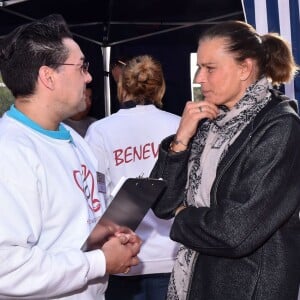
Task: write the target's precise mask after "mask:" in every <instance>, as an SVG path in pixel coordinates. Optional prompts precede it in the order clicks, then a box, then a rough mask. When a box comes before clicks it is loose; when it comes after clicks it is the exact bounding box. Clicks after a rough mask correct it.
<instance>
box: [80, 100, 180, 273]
mask: <svg viewBox="0 0 300 300" xmlns="http://www.w3.org/2000/svg"><path fill="white" fill-rule="evenodd" d="M179 122H180V117H179V116H177V115H174V114H171V113H168V112H165V111H162V110H160V109H158V108H156V107H155V106H154V105H152V104H151V105H137V106H136V107H133V108H129V109H120V110H119V111H118V112H117V113H115V114H112V115H111V116H109V117H106V118H104V119H101V120H98V121H96V122H94V123H93V124H92V125H90V127H89V129H88V131H87V133H86V137H85V139H86V141H87V142H88V143H89V145H90V146H91V148H92V149H93V151H94V153H95V154H96V157H97V158H98V159H99V168H100V170H101V172H103V173H104V174H105V175H106V176H105V177H106V180H107V182H106V185H107V190H108V194H109V193H110V192H111V191H112V190H113V188H114V187H115V185H116V184H117V183H118V181H119V180H120V179H121V177H122V176H124V177H138V176H143V177H148V176H149V174H150V172H151V170H152V168H153V166H154V164H155V161H156V159H157V156H158V148H159V144H160V142H161V141H162V139H163V138H165V137H166V136H169V135H171V134H175V133H176V131H177V128H178V125H179ZM171 224H172V220H162V219H159V218H157V217H156V216H155V215H154V213H153V212H152V210H150V211H149V212H148V213H147V215H146V216H145V218H144V220H143V221H142V223H141V224H140V225H139V227H138V228H137V230H136V233H137V234H138V235H139V236H140V237H141V239H142V240H143V244H142V247H141V251H140V253H139V258H140V260H141V263H140V264H139V265H137V266H135V267H132V268H131V271H130V272H129V273H128V274H127V275H138V274H154V273H169V272H171V270H172V268H173V264H174V259H175V256H176V253H177V249H178V245H177V244H176V243H175V242H173V241H171V239H170V238H169V232H170V227H171Z"/></svg>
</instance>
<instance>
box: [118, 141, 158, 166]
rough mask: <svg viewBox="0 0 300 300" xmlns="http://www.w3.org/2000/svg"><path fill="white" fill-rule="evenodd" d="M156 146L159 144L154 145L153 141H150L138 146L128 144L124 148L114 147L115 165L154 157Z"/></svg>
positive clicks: (156, 151) (156, 150)
mask: <svg viewBox="0 0 300 300" xmlns="http://www.w3.org/2000/svg"><path fill="white" fill-rule="evenodd" d="M158 148H159V145H158V146H155V144H154V142H152V143H146V144H144V145H139V146H128V147H126V148H124V149H116V150H114V151H113V154H114V159H115V163H116V166H119V165H121V164H128V163H133V162H135V161H137V160H146V159H149V158H156V157H157V155H158Z"/></svg>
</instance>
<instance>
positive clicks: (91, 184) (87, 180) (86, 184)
mask: <svg viewBox="0 0 300 300" xmlns="http://www.w3.org/2000/svg"><path fill="white" fill-rule="evenodd" d="M73 177H74V179H75V182H76V184H77V186H78V187H79V189H80V190H81V191H82V192H83V194H84V197H85V199H86V201H87V203H88V205H89V207H90V209H91V210H92V211H93V212H97V211H99V210H100V208H101V202H100V200H99V199H97V198H95V196H94V195H95V179H94V176H93V174H92V172H91V171H90V170H89V169H88V168H87V166H86V165H81V170H74V171H73ZM96 194H97V193H96Z"/></svg>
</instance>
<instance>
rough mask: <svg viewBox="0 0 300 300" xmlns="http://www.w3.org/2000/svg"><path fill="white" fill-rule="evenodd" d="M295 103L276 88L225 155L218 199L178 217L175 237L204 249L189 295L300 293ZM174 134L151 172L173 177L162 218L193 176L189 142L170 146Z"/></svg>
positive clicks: (290, 297)
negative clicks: (174, 149)
mask: <svg viewBox="0 0 300 300" xmlns="http://www.w3.org/2000/svg"><path fill="white" fill-rule="evenodd" d="M293 103H294V102H292V101H287V100H285V99H282V98H281V97H279V96H278V95H274V96H273V99H272V100H271V101H270V102H269V104H268V105H267V106H266V107H265V108H264V109H263V110H262V111H261V112H260V113H259V114H258V115H257V117H256V118H255V119H254V121H253V122H251V123H250V124H249V125H248V126H247V127H246V128H245V129H244V130H243V132H242V133H241V134H240V135H239V137H238V138H237V139H236V141H235V142H234V143H233V144H232V146H231V147H230V148H229V150H228V152H227V154H226V155H225V157H224V158H223V159H222V161H221V162H220V164H219V167H218V169H217V174H216V179H215V181H214V184H213V187H212V189H211V206H210V207H200V208H196V207H192V206H191V207H188V208H186V209H184V210H182V211H181V212H180V213H179V214H178V215H177V216H176V217H175V219H174V223H173V226H172V228H171V233H170V236H171V239H173V240H174V241H177V242H180V243H182V244H183V245H185V246H187V247H188V248H191V249H193V250H196V251H197V252H198V256H197V259H196V261H195V262H194V269H193V276H192V278H191V285H190V289H189V294H188V298H187V299H192V300H202V299H205V300H235V299H236V300H250V299H256V300H296V299H297V295H298V288H299V283H300V222H299V209H300V121H299V117H298V115H297V113H296V112H295V109H294V108H293V105H294V104H293ZM199 130H201V126H200V128H199ZM172 138H173V137H168V138H167V139H165V140H164V141H163V142H162V144H161V148H160V153H159V158H158V161H157V163H156V165H155V167H154V169H153V171H152V174H151V177H157V178H159V177H162V178H164V179H166V180H167V181H168V189H167V191H166V193H165V194H164V195H163V197H162V198H161V199H160V201H159V202H158V203H156V205H155V207H153V211H154V213H155V214H156V215H157V216H158V217H161V218H171V217H173V216H174V210H175V209H176V208H177V207H178V206H179V205H180V204H181V203H182V200H183V190H184V187H185V183H186V177H187V160H188V157H189V150H188V151H184V152H180V153H177V154H171V153H169V152H168V147H169V144H170V141H171V140H172Z"/></svg>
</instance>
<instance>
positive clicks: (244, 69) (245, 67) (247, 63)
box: [240, 58, 254, 81]
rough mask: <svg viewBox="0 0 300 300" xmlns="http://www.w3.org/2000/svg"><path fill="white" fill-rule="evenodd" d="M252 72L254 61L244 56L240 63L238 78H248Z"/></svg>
mask: <svg viewBox="0 0 300 300" xmlns="http://www.w3.org/2000/svg"><path fill="white" fill-rule="evenodd" d="M253 72H254V61H253V59H251V58H246V59H245V60H244V61H243V62H242V63H241V75H240V79H241V80H242V81H245V80H247V79H248V78H249V76H251V75H253Z"/></svg>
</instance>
